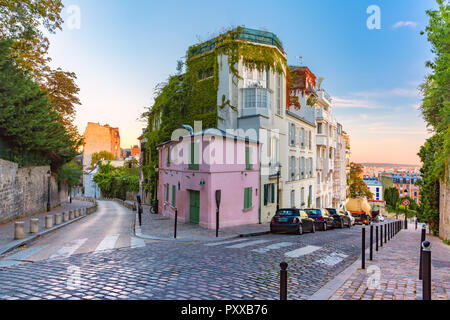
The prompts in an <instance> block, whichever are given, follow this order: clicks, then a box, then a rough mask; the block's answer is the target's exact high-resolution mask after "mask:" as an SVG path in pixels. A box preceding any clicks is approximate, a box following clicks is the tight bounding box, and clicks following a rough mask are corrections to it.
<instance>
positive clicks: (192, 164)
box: [189, 142, 200, 170]
mask: <svg viewBox="0 0 450 320" xmlns="http://www.w3.org/2000/svg"><path fill="white" fill-rule="evenodd" d="M199 148H200V145H199V144H198V143H195V142H192V143H191V150H190V154H189V170H198V169H199V164H198V163H199V161H198V160H199Z"/></svg>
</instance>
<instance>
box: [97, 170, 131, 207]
mask: <svg viewBox="0 0 450 320" xmlns="http://www.w3.org/2000/svg"><path fill="white" fill-rule="evenodd" d="M94 181H95V182H96V183H97V184H98V187H99V188H100V190H101V191H102V194H103V196H104V197H106V198H119V199H122V200H126V193H127V191H135V192H137V191H139V169H138V168H132V169H127V168H124V167H122V168H116V167H114V166H112V165H111V163H110V162H108V163H106V164H103V163H100V165H99V171H98V173H97V174H96V175H95V176H94Z"/></svg>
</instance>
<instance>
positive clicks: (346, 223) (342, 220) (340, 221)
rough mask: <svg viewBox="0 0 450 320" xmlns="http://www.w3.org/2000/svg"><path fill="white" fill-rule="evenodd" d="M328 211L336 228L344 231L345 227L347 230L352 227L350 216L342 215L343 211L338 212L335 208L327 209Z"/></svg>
mask: <svg viewBox="0 0 450 320" xmlns="http://www.w3.org/2000/svg"><path fill="white" fill-rule="evenodd" d="M327 210H328V212H329V213H330V215H331V216H332V217H333V219H334V224H333V227H334V228H341V229H344V227H347V228H351V227H352V221H351V219H350V218H349V217H348V216H346V215H345V214H344V213H342V212H341V211H338V210H336V209H333V208H327Z"/></svg>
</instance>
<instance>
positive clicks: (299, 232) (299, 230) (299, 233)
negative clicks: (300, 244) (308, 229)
mask: <svg viewBox="0 0 450 320" xmlns="http://www.w3.org/2000/svg"><path fill="white" fill-rule="evenodd" d="M297 234H298V235H300V236H301V235H302V234H303V227H302V225H301V224H299V225H298V230H297Z"/></svg>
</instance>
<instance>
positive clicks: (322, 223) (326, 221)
mask: <svg viewBox="0 0 450 320" xmlns="http://www.w3.org/2000/svg"><path fill="white" fill-rule="evenodd" d="M305 212H306V213H307V214H308V216H309V217H310V218H312V219H314V222H315V225H316V228H319V229H320V230H322V231H327V230H329V229H332V228H333V225H334V219H333V217H331V216H330V213H329V212H328V210H327V209H305Z"/></svg>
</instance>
